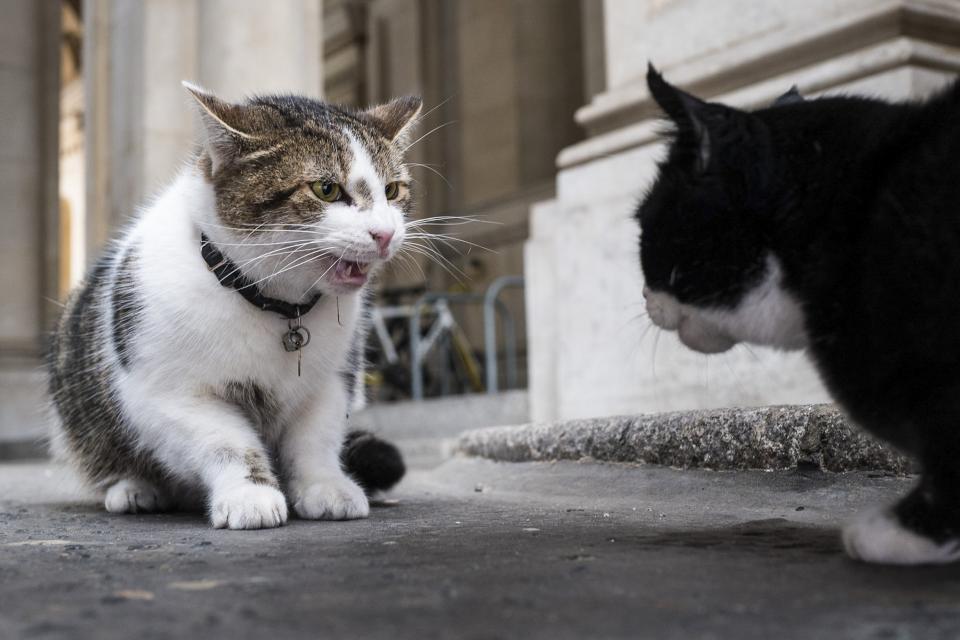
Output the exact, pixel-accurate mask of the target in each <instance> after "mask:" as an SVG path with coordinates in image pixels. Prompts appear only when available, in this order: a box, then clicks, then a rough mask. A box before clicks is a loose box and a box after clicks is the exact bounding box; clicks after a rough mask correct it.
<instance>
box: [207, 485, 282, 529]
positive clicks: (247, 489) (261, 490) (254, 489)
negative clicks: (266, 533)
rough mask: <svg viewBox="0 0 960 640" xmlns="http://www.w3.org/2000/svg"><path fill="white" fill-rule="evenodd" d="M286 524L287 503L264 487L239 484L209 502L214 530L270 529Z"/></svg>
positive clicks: (220, 492) (275, 492) (274, 491)
mask: <svg viewBox="0 0 960 640" xmlns="http://www.w3.org/2000/svg"><path fill="white" fill-rule="evenodd" d="M286 521H287V499H286V498H285V497H284V496H283V494H282V493H280V491H278V490H277V489H274V488H273V487H270V486H267V485H258V484H250V483H244V484H240V485H237V486H236V487H233V488H231V489H227V490H224V491H218V492H215V493H214V494H213V497H212V498H211V500H210V522H211V523H212V524H213V526H214V527H216V528H217V529H224V528H226V529H270V528H273V527H279V526H280V525H282V524H284V523H285V522H286Z"/></svg>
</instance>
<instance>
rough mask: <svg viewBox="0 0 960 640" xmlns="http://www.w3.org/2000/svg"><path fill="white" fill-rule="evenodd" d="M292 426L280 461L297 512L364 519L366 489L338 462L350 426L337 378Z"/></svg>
mask: <svg viewBox="0 0 960 640" xmlns="http://www.w3.org/2000/svg"><path fill="white" fill-rule="evenodd" d="M317 386H318V387H322V388H323V389H324V392H323V393H322V394H320V397H318V398H316V400H315V401H314V402H312V403H311V404H310V405H309V407H307V408H305V409H304V410H303V411H302V412H301V413H300V415H299V416H298V417H297V418H296V419H295V420H294V421H293V423H292V424H290V425H289V427H288V430H287V433H286V434H285V435H284V439H283V442H282V443H281V459H282V464H283V466H284V472H285V475H286V477H287V480H288V493H289V494H290V501H291V503H292V504H293V510H294V511H295V512H296V513H297V515H298V516H300V517H301V518H305V519H308V520H354V519H357V518H366V517H367V515H369V513H370V505H369V502H368V501H367V496H366V494H365V493H364V491H363V489H361V488H360V486H359V485H357V483H356V482H354V481H353V480H352V479H350V477H349V476H347V474H346V473H345V472H344V470H343V468H342V467H341V466H340V450H341V448H342V447H343V438H344V432H345V430H346V415H347V392H346V389H345V388H344V385H343V383H342V381H341V379H340V377H339V376H337V377H336V379H335V380H333V381H330V382H329V383H327V384H325V385H317Z"/></svg>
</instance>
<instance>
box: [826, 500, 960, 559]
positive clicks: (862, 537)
mask: <svg viewBox="0 0 960 640" xmlns="http://www.w3.org/2000/svg"><path fill="white" fill-rule="evenodd" d="M843 546H844V548H845V549H846V551H847V555H849V556H850V557H851V558H853V559H854V560H862V561H863V562H872V563H876V564H898V565H916V564H947V563H950V562H954V561H956V560H958V559H960V540H951V541H949V542H945V543H943V544H937V543H936V542H934V541H933V540H930V539H929V538H924V537H923V536H920V535H918V534H916V533H914V532H913V531H910V530H909V529H905V528H904V527H903V526H902V525H901V524H900V523H899V522H898V521H897V519H896V517H894V516H893V515H892V514H891V513H890V512H889V510H887V509H877V510H874V511H870V512H868V513H866V514H864V515H862V516H860V517H859V518H857V519H856V520H855V521H853V522H852V523H850V524H849V525H847V526H846V527H844V529H843Z"/></svg>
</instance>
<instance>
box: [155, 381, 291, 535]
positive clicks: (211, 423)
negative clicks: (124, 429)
mask: <svg viewBox="0 0 960 640" xmlns="http://www.w3.org/2000/svg"><path fill="white" fill-rule="evenodd" d="M137 406H138V407H139V411H140V413H139V416H138V417H139V420H138V422H140V423H141V424H142V425H143V426H142V427H141V428H140V430H139V431H140V433H139V436H140V441H141V443H142V445H143V446H145V447H146V448H147V449H149V450H150V451H151V452H153V454H154V455H155V456H157V458H158V459H159V460H160V462H161V463H163V465H164V466H165V467H166V468H167V469H169V470H170V471H171V472H172V473H173V474H174V475H177V476H179V477H180V478H181V479H182V480H184V481H186V482H187V483H191V482H192V483H196V481H197V480H199V482H200V484H201V485H202V488H203V490H204V491H205V492H206V495H207V505H208V511H209V516H210V522H211V524H212V525H213V526H214V527H216V528H218V529H222V528H229V529H262V528H270V527H278V526H280V525H282V524H284V523H285V522H286V521H287V501H286V498H285V497H284V495H283V493H281V491H280V488H279V484H278V482H277V479H276V477H275V476H274V474H273V471H272V469H271V468H270V463H269V457H268V456H267V454H266V452H265V450H264V447H263V444H262V443H261V442H260V439H259V438H258V436H257V434H256V433H255V432H254V429H253V427H252V426H251V425H250V424H249V423H248V422H247V420H246V419H245V418H244V417H243V416H242V415H241V413H240V412H239V410H237V409H236V408H235V407H234V406H232V405H230V404H228V403H227V402H224V401H223V400H221V399H219V398H217V397H215V396H187V397H179V396H170V395H152V396H151V397H149V398H146V397H143V398H140V400H139V402H138V405H137Z"/></svg>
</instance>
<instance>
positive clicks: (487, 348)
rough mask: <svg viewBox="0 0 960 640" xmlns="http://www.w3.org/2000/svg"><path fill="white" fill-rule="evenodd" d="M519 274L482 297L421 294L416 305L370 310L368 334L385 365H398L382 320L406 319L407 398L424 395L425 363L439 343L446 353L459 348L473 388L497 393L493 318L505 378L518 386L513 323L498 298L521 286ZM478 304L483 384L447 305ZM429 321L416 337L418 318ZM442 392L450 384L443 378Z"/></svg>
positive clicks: (498, 282)
mask: <svg viewBox="0 0 960 640" xmlns="http://www.w3.org/2000/svg"><path fill="white" fill-rule="evenodd" d="M523 284H524V281H523V277H522V276H503V277H500V278H497V279H496V280H494V281H493V282H492V283H490V285H489V286H488V287H487V289H486V291H485V292H484V293H482V294H481V293H439V292H433V293H426V294H424V295H423V296H421V297H420V298H419V299H418V300H417V301H416V302H415V303H413V304H409V305H392V306H382V307H374V309H373V311H372V316H371V320H372V323H373V330H374V333H375V335H376V336H377V339H378V341H379V343H380V346H381V348H382V350H383V353H384V357H385V359H386V361H387V362H388V363H390V364H396V363H397V362H399V361H400V356H399V354H398V353H397V348H396V345H394V344H393V341H392V340H391V338H390V334H389V332H388V330H387V326H386V321H387V320H390V319H397V318H405V319H406V320H407V322H408V323H409V341H410V374H411V375H410V394H411V396H412V397H413V399H414V400H421V399H423V397H424V371H423V370H424V363H425V362H426V359H427V356H428V355H429V354H430V353H431V351H432V350H434V349H435V348H436V347H437V346H438V345H440V344H445V345H446V347H447V349H448V350H449V349H452V348H458V347H459V348H458V349H457V350H458V353H459V354H460V356H461V358H462V359H464V360H465V362H464V365H465V367H466V368H467V370H468V373H469V374H470V375H471V376H473V375H474V374H475V377H476V378H477V384H481V385H483V386H484V387H485V390H486V392H487V393H496V392H497V391H498V388H499V366H498V358H497V319H498V317H499V319H500V322H501V323H502V325H503V338H504V352H505V367H506V371H505V378H506V384H507V387H509V388H514V387H516V386H517V380H518V375H517V334H516V322H515V321H514V318H513V315H512V314H511V313H510V310H509V309H508V308H507V306H506V305H505V304H504V303H503V301H502V300H500V294H501V293H502V292H503V290H504V289H506V288H517V287H523ZM468 304H480V305H482V308H483V342H484V363H485V367H484V368H485V380H486V382H485V384H483V382H482V381H480V380H479V374H478V373H477V372H475V371H474V369H476V368H477V367H476V364H475V363H474V362H472V360H474V358H473V355H472V349H470V348H469V343H467V342H466V338H465V335H464V333H463V330H462V329H461V328H460V326H459V325H458V324H457V321H456V318H455V317H454V315H453V312H452V311H451V306H454V305H468ZM428 316H429V317H432V318H433V320H432V322H431V323H430V325H429V327H428V328H427V330H426V332H425V333H423V334H421V330H422V324H423V319H424V318H425V317H428ZM442 383H443V386H444V389H447V387H448V386H449V380H446V379H444V380H442Z"/></svg>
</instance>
